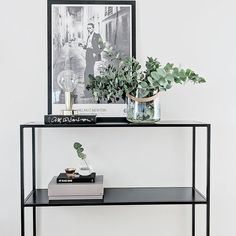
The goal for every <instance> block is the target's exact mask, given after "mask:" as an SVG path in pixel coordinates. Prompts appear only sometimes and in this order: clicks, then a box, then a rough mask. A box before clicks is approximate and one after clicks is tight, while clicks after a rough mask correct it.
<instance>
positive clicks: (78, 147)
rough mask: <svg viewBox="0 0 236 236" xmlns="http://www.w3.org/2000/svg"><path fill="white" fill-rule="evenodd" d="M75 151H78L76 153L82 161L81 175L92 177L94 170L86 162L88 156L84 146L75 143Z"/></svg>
mask: <svg viewBox="0 0 236 236" xmlns="http://www.w3.org/2000/svg"><path fill="white" fill-rule="evenodd" d="M74 149H75V150H76V153H77V155H78V157H79V159H80V160H81V163H80V167H79V171H78V172H79V174H80V175H83V176H87V175H90V174H91V173H92V168H91V167H90V166H89V165H88V163H87V161H86V157H87V156H86V154H85V153H84V148H83V146H82V144H80V143H78V142H75V143H74Z"/></svg>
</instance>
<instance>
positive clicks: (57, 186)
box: [48, 173, 104, 200]
mask: <svg viewBox="0 0 236 236" xmlns="http://www.w3.org/2000/svg"><path fill="white" fill-rule="evenodd" d="M103 193H104V187H103V175H97V176H96V175H95V173H92V174H91V175H89V176H80V175H77V176H75V177H73V178H69V177H67V176H66V174H65V173H61V174H60V175H59V176H54V177H53V178H52V180H51V181H50V183H49V184H48V197H49V200H82V199H83V200H85V199H103Z"/></svg>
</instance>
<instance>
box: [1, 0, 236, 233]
mask: <svg viewBox="0 0 236 236" xmlns="http://www.w3.org/2000/svg"><path fill="white" fill-rule="evenodd" d="M235 8H236V2H235V1H234V0H198V1H193V0H178V1H174V0H172V1H171V0H166V1H160V0H145V1H141V0H139V1H138V2H137V58H138V59H139V60H141V61H142V62H143V63H144V61H145V59H146V57H147V56H156V57H158V59H159V60H160V61H161V62H162V63H165V62H167V61H170V62H174V63H176V64H177V65H179V64H181V65H182V66H183V67H190V68H193V69H195V70H196V71H197V72H199V73H200V74H201V75H202V76H205V77H206V78H207V83H206V84H203V85H198V86H193V85H186V86H175V87H174V88H173V89H172V90H171V91H168V92H167V93H165V94H163V95H162V119H163V120H164V119H183V120H202V121H206V122H211V123H212V188H211V190H212V195H211V197H212V207H211V216H212V217H211V230H212V234H211V235H214V236H222V235H223V234H224V235H235V234H236V229H235V227H234V224H235V215H234V211H235V210H236V203H235V198H236V190H235V188H234V186H235V177H236V174H235V164H236V161H235V156H236V155H235V154H236V153H235V146H234V145H235V131H236V125H235V116H236V109H235V99H236V96H235V86H236V70H235V63H236V46H235V42H236V24H235V22H236V14H235ZM0 9H1V10H0V29H1V37H0V68H1V92H0V99H1V101H2V102H1V122H0V126H1V129H0V130H1V136H0V137H1V140H0V145H1V154H0V158H1V162H0V163H1V164H0V166H1V178H0V184H1V193H0V204H1V206H0V209H1V211H0V212H1V214H0V235H5V236H18V235H20V201H19V197H20V191H19V190H20V187H19V124H20V123H24V122H28V121H38V120H42V119H43V115H44V114H46V112H47V49H46V46H47V41H46V39H47V31H46V25H47V23H46V1H45V0H40V1H39V0H38V1H37V2H36V1H30V0H21V1H16V0H12V1H4V2H2V3H1V8H0ZM201 137H202V135H200V139H201V140H202V138H201ZM189 138H190V132H189V131H188V130H185V129H184V130H179V129H166V130H164V129H148V130H147V129H131V130H127V129H96V130H93V129H83V130H79V129H76V130H69V129H67V130H59V129H58V130H53V132H52V130H47V131H43V132H42V131H40V132H39V133H38V138H37V144H39V146H40V149H39V153H38V156H37V157H38V158H39V159H40V163H38V169H39V170H38V172H39V174H38V175H40V177H39V176H38V177H39V179H38V184H39V185H40V186H41V187H46V186H47V183H48V182H49V180H50V178H51V177H52V175H54V174H55V175H56V174H57V173H58V172H59V171H60V170H62V169H63V168H64V167H65V166H67V165H70V164H73V163H74V164H76V158H75V154H74V152H73V150H72V148H71V145H72V144H73V142H74V141H75V140H79V141H81V142H82V143H83V144H84V145H85V148H86V150H87V152H88V154H89V158H91V162H92V163H93V164H94V166H95V167H96V168H97V171H98V172H99V173H103V174H104V175H105V184H106V186H132V185H140V186H146V185H150V186H151V185H155V184H156V185H170V186H175V185H183V186H187V185H190V183H191V182H190V176H191V172H190V167H191V161H190V151H191V150H190V143H191V142H190V139H189ZM203 141H204V140H203ZM200 143H203V142H201V141H200ZM28 152H29V151H28ZM200 154H201V152H200ZM199 156H202V155H199ZM27 157H28V158H29V155H27ZM142 167H143V168H142ZM138 169H139V170H140V169H141V172H140V171H138ZM148 169H150V175H147V176H143V175H141V173H143V172H144V173H145V172H146V171H147V170H148ZM198 170H199V169H198ZM204 175H205V170H204V171H199V172H198V176H199V177H200V178H201V177H202V176H203V177H204ZM27 176H29V174H28V175H27ZM199 208H200V210H199V211H200V212H199V214H198V218H197V219H198V220H199V221H198V222H200V223H198V224H197V232H198V234H197V235H204V228H205V225H204V207H199ZM29 216H30V210H27V222H30V217H29ZM190 216H191V208H190V207H188V206H116V207H112V206H110V207H77V208H73V207H70V208H47V209H40V210H39V212H38V218H39V219H38V223H39V228H38V232H39V235H44V236H49V235H50V236H51V235H57V236H60V235H65V234H66V233H67V232H69V233H70V235H72V236H74V235H78V233H80V232H81V233H83V235H87V236H90V235H95V234H96V235H103V236H108V235H109V236H110V235H114V236H118V235H124V236H126V235H137V236H142V235H166V236H170V235H175V236H187V235H190V234H191V233H190V232H191V220H190ZM29 227H30V225H29V226H28V227H27V228H29ZM27 235H32V234H31V232H28V234H27ZM68 235H69V234H68Z"/></svg>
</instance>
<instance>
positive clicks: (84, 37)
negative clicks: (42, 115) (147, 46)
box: [49, 1, 135, 117]
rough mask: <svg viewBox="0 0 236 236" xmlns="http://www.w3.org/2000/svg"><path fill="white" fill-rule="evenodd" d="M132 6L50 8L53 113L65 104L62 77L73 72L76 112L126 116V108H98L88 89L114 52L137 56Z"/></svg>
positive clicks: (74, 5) (120, 105) (50, 98)
mask: <svg viewBox="0 0 236 236" xmlns="http://www.w3.org/2000/svg"><path fill="white" fill-rule="evenodd" d="M132 6H133V5H132V4H128V2H126V4H122V5H120V4H115V2H113V4H110V5H109V4H107V5H106V4H105V2H104V4H100V3H99V4H96V1H95V2H94V4H91V2H90V3H89V4H86V3H84V4H82V3H81V1H80V2H79V1H78V4H76V3H73V4H66V3H63V4H62V3H61V2H60V4H58V3H52V4H51V5H50V9H49V10H50V11H51V12H50V13H51V14H50V15H51V21H50V25H49V29H50V31H51V32H49V33H50V37H49V39H50V40H49V41H50V42H49V43H50V45H49V48H50V52H49V53H50V57H49V58H50V62H51V65H50V66H49V68H51V71H50V73H49V79H50V81H49V82H50V83H51V84H50V86H49V87H50V91H49V100H50V101H49V103H51V104H49V108H51V109H49V112H50V110H51V113H52V114H57V113H59V111H60V110H61V109H63V106H64V103H65V97H64V92H63V91H62V89H61V88H60V86H59V85H58V82H57V81H58V79H57V78H58V75H59V74H60V73H61V72H62V71H66V70H72V71H73V72H74V74H75V75H76V77H77V78H78V84H77V86H76V89H75V90H74V91H73V100H74V109H78V110H79V111H80V112H82V113H97V114H98V116H104V117H106V116H109V117H114V116H115V117H117V116H118V117H120V116H125V114H124V113H125V111H124V109H125V105H124V104H106V103H105V102H104V104H96V102H95V101H94V98H93V96H92V94H91V92H90V91H88V90H87V89H86V86H87V85H88V83H89V78H88V75H89V74H93V75H98V74H99V68H101V67H102V66H103V65H104V64H107V63H109V62H108V61H107V60H108V59H107V56H106V55H107V54H106V52H107V51H108V50H110V49H111V48H112V49H113V50H115V51H116V52H117V53H119V55H122V56H124V57H125V56H134V53H135V52H134V45H133V42H134V32H135V31H134V28H133V27H134V26H133V24H134V22H132V21H133V20H134V17H133V13H132V11H133V8H132Z"/></svg>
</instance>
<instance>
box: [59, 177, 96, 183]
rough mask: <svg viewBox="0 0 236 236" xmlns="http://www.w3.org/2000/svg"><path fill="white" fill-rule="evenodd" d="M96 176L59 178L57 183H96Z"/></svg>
mask: <svg viewBox="0 0 236 236" xmlns="http://www.w3.org/2000/svg"><path fill="white" fill-rule="evenodd" d="M94 182H95V178H90V179H57V183H58V184H61V183H63V184H64V183H94Z"/></svg>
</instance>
